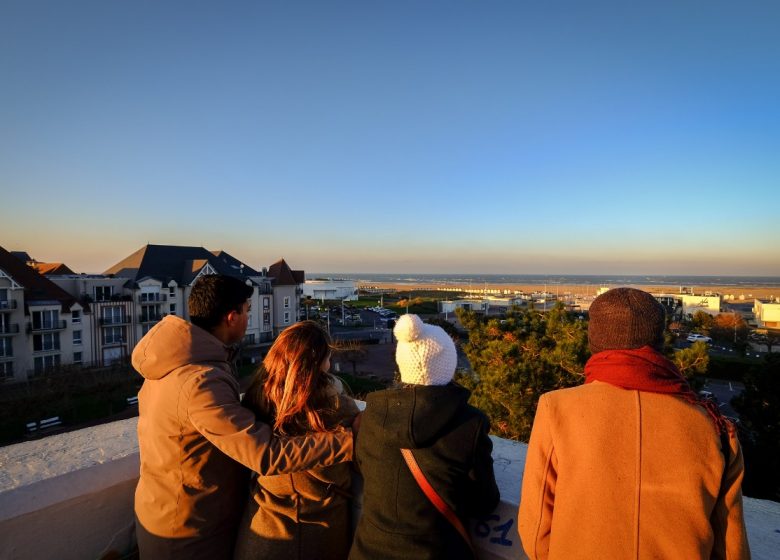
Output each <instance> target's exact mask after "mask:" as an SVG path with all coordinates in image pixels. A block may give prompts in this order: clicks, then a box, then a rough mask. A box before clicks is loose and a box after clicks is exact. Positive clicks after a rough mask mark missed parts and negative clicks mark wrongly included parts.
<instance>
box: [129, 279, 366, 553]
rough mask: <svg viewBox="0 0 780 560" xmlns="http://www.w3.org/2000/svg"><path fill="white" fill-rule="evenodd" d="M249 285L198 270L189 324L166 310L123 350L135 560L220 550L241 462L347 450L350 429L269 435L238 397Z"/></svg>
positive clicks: (335, 458)
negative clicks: (128, 380)
mask: <svg viewBox="0 0 780 560" xmlns="http://www.w3.org/2000/svg"><path fill="white" fill-rule="evenodd" d="M251 294H252V289H251V288H250V287H248V286H247V285H246V284H244V282H243V281H241V280H239V279H237V278H232V277H229V276H205V277H203V278H201V279H200V280H198V282H197V283H196V284H195V285H194V286H193V288H192V292H191V295H190V298H189V302H188V303H189V313H190V319H191V321H192V322H191V323H190V322H187V321H184V320H183V319H180V318H178V317H175V316H167V317H165V318H164V319H163V320H162V321H161V322H160V323H158V324H157V325H155V327H154V328H152V329H151V330H150V331H149V332H148V333H147V334H146V336H144V338H143V339H141V341H140V342H139V343H138V345H137V346H136V348H135V350H134V351H133V356H132V361H133V367H134V368H135V369H136V370H137V371H138V372H139V373H141V375H143V376H144V378H145V381H144V384H143V387H142V388H141V391H140V392H139V394H138V401H139V419H138V442H139V448H140V456H141V473H140V478H139V481H138V486H137V488H136V493H135V514H136V533H137V537H138V548H139V551H140V557H141V560H146V559H149V560H160V559H167V558H181V559H185V558H186V559H201V558H202V559H209V560H217V559H230V558H232V556H233V546H234V544H235V538H236V531H237V528H238V522H239V520H240V518H241V512H242V509H243V505H244V501H245V498H246V488H247V483H248V469H249V470H252V471H255V472H258V473H261V474H263V475H270V474H280V473H290V472H295V471H300V470H306V469H312V468H317V467H322V466H326V465H333V464H336V463H341V462H344V461H350V460H351V459H352V445H353V444H352V433H351V432H350V431H349V430H339V431H334V432H327V433H318V434H313V435H306V436H291V437H276V436H274V434H273V433H272V431H271V427H270V426H268V425H267V424H265V423H262V422H257V421H256V420H255V415H254V414H253V413H252V412H251V411H249V410H247V409H246V408H244V407H242V406H241V403H240V402H239V385H238V381H237V379H236V377H235V375H234V373H233V370H232V365H231V360H230V358H231V346H232V345H234V344H236V343H238V342H239V341H240V340H241V339H242V338H243V336H244V334H245V332H246V327H247V322H248V313H249V301H248V298H249V296H250V295H251Z"/></svg>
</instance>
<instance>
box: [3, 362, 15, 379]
mask: <svg viewBox="0 0 780 560" xmlns="http://www.w3.org/2000/svg"><path fill="white" fill-rule="evenodd" d="M13 376H14V363H13V362H3V363H2V364H0V379H11V378H12V377H13Z"/></svg>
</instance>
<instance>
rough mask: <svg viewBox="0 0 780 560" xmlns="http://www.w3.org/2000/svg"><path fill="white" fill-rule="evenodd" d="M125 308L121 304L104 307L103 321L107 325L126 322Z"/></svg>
mask: <svg viewBox="0 0 780 560" xmlns="http://www.w3.org/2000/svg"><path fill="white" fill-rule="evenodd" d="M123 311H124V309H123V308H122V307H121V306H118V305H117V306H112V307H104V308H103V323H104V324H106V325H118V324H121V323H124V322H125V318H124V313H123Z"/></svg>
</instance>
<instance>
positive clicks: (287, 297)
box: [284, 296, 290, 309]
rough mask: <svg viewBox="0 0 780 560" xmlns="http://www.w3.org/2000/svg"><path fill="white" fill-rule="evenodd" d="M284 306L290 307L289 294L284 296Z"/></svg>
mask: <svg viewBox="0 0 780 560" xmlns="http://www.w3.org/2000/svg"><path fill="white" fill-rule="evenodd" d="M284 308H285V309H290V296H284Z"/></svg>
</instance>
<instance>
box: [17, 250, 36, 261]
mask: <svg viewBox="0 0 780 560" xmlns="http://www.w3.org/2000/svg"><path fill="white" fill-rule="evenodd" d="M11 254H12V255H13V256H14V257H16V258H17V259H19V260H20V261H22V262H24V263H28V262H30V261H34V260H35V259H33V258H32V257H31V256H30V254H29V253H28V252H27V251H11Z"/></svg>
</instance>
